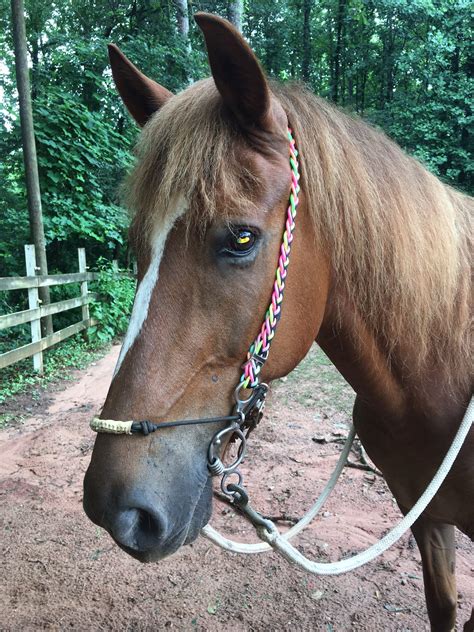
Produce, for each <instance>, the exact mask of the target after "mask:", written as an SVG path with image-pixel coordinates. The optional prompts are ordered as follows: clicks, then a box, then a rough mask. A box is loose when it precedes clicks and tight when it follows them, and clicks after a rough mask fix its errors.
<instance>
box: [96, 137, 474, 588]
mask: <svg viewBox="0 0 474 632" xmlns="http://www.w3.org/2000/svg"><path fill="white" fill-rule="evenodd" d="M288 139H289V142H290V166H291V192H290V199H289V205H288V209H287V219H286V223H285V230H284V232H283V239H282V244H281V247H280V255H279V258H278V267H277V271H276V275H275V281H274V284H273V291H272V297H271V301H270V305H269V307H268V309H267V312H266V314H265V319H264V321H263V324H262V327H261V329H260V331H259V333H258V336H257V338H256V339H255V340H254V342H253V343H252V344H251V346H250V348H249V350H248V353H247V359H246V361H245V363H244V364H243V367H242V368H243V373H242V376H241V378H240V381H239V384H238V385H237V387H236V389H235V392H234V399H235V406H234V411H233V414H232V415H228V416H222V417H213V418H207V419H183V420H179V421H168V422H163V423H159V424H155V423H152V422H150V421H115V420H112V419H98V418H95V419H93V420H92V421H91V428H92V429H93V430H95V431H96V432H110V433H114V434H138V433H140V434H144V435H147V434H149V433H150V432H155V431H157V430H160V429H163V428H173V427H177V426H191V425H200V424H211V423H219V422H226V424H227V425H226V426H225V427H224V428H222V429H221V430H218V431H217V432H216V433H215V434H214V436H213V437H212V440H211V442H210V444H209V447H208V451H207V467H208V469H209V472H210V474H211V475H212V476H221V477H222V480H221V489H222V491H223V492H224V493H225V494H227V495H228V496H230V497H231V498H232V501H233V504H234V505H235V506H236V507H237V508H238V509H239V510H240V511H241V512H242V513H243V514H244V515H245V517H246V518H247V519H248V520H249V521H250V522H251V523H252V524H253V526H254V527H255V528H256V532H257V534H258V536H259V537H260V539H261V540H263V541H264V542H263V543H262V542H260V543H256V544H243V543H240V542H235V541H233V540H228V539H227V538H224V537H223V536H222V535H221V534H219V533H218V532H217V531H215V530H214V529H213V528H212V527H211V526H210V525H206V526H205V527H204V528H203V529H202V530H201V533H202V535H204V536H205V537H207V538H209V539H210V540H211V541H212V542H214V543H215V544H218V545H219V546H221V547H222V548H224V549H226V550H229V551H233V552H238V553H259V552H263V551H267V550H272V549H273V550H275V551H278V552H279V553H280V554H281V555H283V557H285V558H286V559H287V560H289V561H290V562H293V563H295V564H297V565H298V566H299V567H300V568H302V569H304V570H306V571H307V572H310V573H313V574H316V575H339V574H340V573H344V572H347V571H350V570H354V569H356V568H359V567H360V566H363V565H364V564H366V563H367V562H370V561H371V560H373V559H375V558H376V557H377V556H378V555H380V554H381V553H383V552H384V551H386V550H387V549H388V548H389V547H390V546H391V545H392V544H394V543H395V542H396V541H397V540H398V539H400V538H401V537H402V535H403V534H404V533H405V532H406V531H407V529H409V528H410V527H411V526H412V525H413V524H414V522H415V521H416V520H417V519H418V518H419V517H420V515H421V514H422V513H423V511H424V510H425V509H426V507H427V506H428V505H429V503H430V502H431V500H432V498H433V497H434V496H435V494H436V493H437V491H438V490H439V488H440V487H441V485H442V483H443V481H444V480H445V478H446V476H447V475H448V473H449V471H450V469H451V467H452V465H453V463H454V461H455V459H456V457H457V455H458V454H459V451H460V450H461V448H462V446H463V443H464V440H465V439H466V436H467V434H468V433H469V431H470V429H471V428H472V425H473V424H474V398H471V400H470V403H469V405H468V408H467V410H466V412H465V415H464V417H463V420H462V422H461V425H460V426H459V429H458V431H457V433H456V435H455V437H454V439H453V441H452V444H451V446H450V448H449V450H448V451H447V453H446V456H445V457H444V459H443V461H442V463H441V464H440V466H439V468H438V470H437V472H436V474H435V475H434V477H433V479H432V480H431V482H430V483H429V484H428V486H427V487H426V489H425V491H424V492H423V494H422V495H421V496H420V498H419V499H418V501H417V502H416V503H415V505H414V506H413V507H412V508H411V510H410V511H409V512H408V513H407V514H406V515H405V517H404V518H403V519H402V520H401V521H400V522H399V523H398V524H397V525H396V526H395V527H393V528H392V529H391V530H390V531H389V532H388V533H387V534H386V535H385V536H384V537H383V538H382V539H381V540H379V541H377V542H376V543H375V544H373V545H372V546H370V547H369V548H368V549H366V550H365V551H362V552H361V553H358V554H357V555H354V556H352V557H350V558H347V559H342V560H339V561H337V562H324V563H322V562H314V561H312V560H309V559H307V558H306V557H304V555H302V554H301V553H300V552H299V551H298V550H297V549H295V548H294V547H293V546H292V545H291V544H290V542H289V540H290V539H291V538H292V537H294V536H295V535H296V534H297V533H299V532H300V531H301V530H302V529H303V528H304V527H305V526H307V525H308V524H309V522H310V521H311V520H312V519H313V518H314V517H315V516H316V515H317V513H318V512H319V510H320V509H321V507H322V505H323V503H324V502H325V500H326V499H327V497H328V496H329V494H330V493H331V491H332V489H333V488H334V486H335V485H336V483H337V480H338V478H339V476H340V474H341V472H342V470H343V468H344V465H345V462H346V460H347V457H348V455H349V451H350V449H351V445H352V442H353V440H354V437H355V430H354V427H353V426H352V427H351V429H350V431H349V434H348V437H347V439H346V441H345V444H344V447H343V450H342V452H341V455H340V457H339V459H338V463H337V465H336V468H335V469H334V472H333V474H332V475H331V478H330V479H329V481H328V483H327V484H326V486H325V487H324V489H323V491H322V493H321V494H320V496H319V498H318V499H317V500H316V502H315V503H314V505H313V506H312V507H311V508H310V509H309V511H308V512H307V513H306V514H305V515H304V516H303V517H302V518H301V519H300V520H299V521H298V522H297V524H295V525H294V526H293V527H292V528H291V529H290V530H289V531H287V532H286V533H284V534H280V533H279V531H278V529H277V527H276V525H275V524H274V523H273V522H272V521H271V520H269V519H266V518H264V517H263V516H262V515H261V514H260V513H259V512H258V511H256V510H255V509H254V508H253V507H252V506H251V505H250V503H249V498H248V494H247V492H246V490H245V488H244V487H243V485H242V474H241V473H240V472H239V470H238V467H239V465H240V463H241V461H242V459H243V457H244V455H245V448H246V441H247V437H248V434H249V432H251V431H252V430H253V428H255V426H256V425H257V424H258V422H259V421H260V419H261V417H262V414H263V409H264V406H265V397H266V394H267V391H268V386H267V385H266V384H264V383H263V382H260V381H259V375H260V372H261V370H262V367H263V366H264V364H265V362H266V361H267V359H268V354H269V351H270V345H271V342H272V340H273V338H274V336H275V330H276V327H277V324H278V321H279V319H280V316H281V304H282V301H283V292H284V289H285V279H286V275H287V269H288V264H289V255H290V250H291V242H292V241H293V231H294V228H295V222H294V219H295V216H296V209H297V206H298V193H299V190H300V187H299V184H298V180H299V172H298V160H297V156H298V152H297V150H296V147H295V141H294V139H293V135H292V132H291V130H290V129H288ZM245 390H250V395H249V397H247V398H246V399H245V398H242V391H245ZM245 430H247V433H246V434H245V432H244V431H245ZM232 437H235V438H237V439H239V440H240V445H239V447H238V450H237V456H236V458H235V460H234V461H233V463H231V464H230V465H228V466H225V465H224V464H223V462H222V460H221V448H222V445H223V444H224V439H225V438H229V439H232ZM231 475H237V477H238V483H237V484H235V483H227V479H228V477H229V476H231Z"/></svg>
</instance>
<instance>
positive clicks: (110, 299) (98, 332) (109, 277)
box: [89, 260, 135, 343]
mask: <svg viewBox="0 0 474 632" xmlns="http://www.w3.org/2000/svg"><path fill="white" fill-rule="evenodd" d="M92 289H93V290H94V291H95V292H97V293H98V294H99V298H98V300H94V301H93V302H92V303H91V316H92V318H94V319H95V320H97V325H95V326H94V327H91V328H90V329H89V337H90V339H91V340H92V341H98V342H100V343H104V342H108V341H110V340H113V339H114V338H116V337H117V336H118V335H120V334H123V333H124V332H125V331H126V329H127V326H128V321H129V318H130V313H131V311H132V307H133V298H134V296H135V279H133V278H132V277H131V276H130V275H129V274H128V273H127V272H125V271H122V274H121V275H118V274H117V270H115V269H114V267H113V266H112V265H110V263H109V262H107V261H105V260H101V261H99V279H98V280H97V281H95V282H94V284H93V287H92Z"/></svg>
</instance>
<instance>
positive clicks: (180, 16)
mask: <svg viewBox="0 0 474 632" xmlns="http://www.w3.org/2000/svg"><path fill="white" fill-rule="evenodd" d="M173 2H174V6H175V7H176V13H177V18H176V19H177V22H178V33H179V34H180V35H181V36H182V37H184V38H186V39H187V38H188V36H189V14H188V2H187V0H173Z"/></svg>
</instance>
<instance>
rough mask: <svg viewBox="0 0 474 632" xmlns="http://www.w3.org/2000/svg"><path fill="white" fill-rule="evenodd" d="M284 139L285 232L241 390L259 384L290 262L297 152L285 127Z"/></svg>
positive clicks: (296, 191)
mask: <svg viewBox="0 0 474 632" xmlns="http://www.w3.org/2000/svg"><path fill="white" fill-rule="evenodd" d="M288 140H289V142H290V167H291V191H290V201H289V204H288V209H287V212H286V214H287V216H286V222H285V230H284V231H283V239H282V243H281V246H280V255H279V257H278V267H277V270H276V275H275V281H274V283H273V292H272V297H271V300H270V305H269V306H268V309H267V312H266V314H265V319H264V321H263V324H262V328H261V329H260V332H259V334H258V336H257V337H256V339H255V340H254V342H253V343H252V344H251V345H250V348H249V350H248V352H247V360H246V361H245V363H244V364H243V367H242V368H243V370H244V371H243V374H242V376H241V378H240V382H241V384H242V387H243V388H255V387H256V386H257V384H258V383H259V378H258V376H259V373H260V371H261V369H262V366H263V364H264V363H265V361H266V360H267V357H268V353H269V351H270V345H271V342H272V340H273V337H274V336H275V330H276V327H277V324H278V321H279V319H280V315H281V304H282V301H283V292H284V289H285V279H286V275H287V273H288V264H289V263H290V251H291V242H292V241H293V231H294V229H295V217H296V209H297V207H298V193H299V190H300V186H299V184H298V181H299V179H300V174H299V171H298V159H297V156H298V151H297V149H296V145H295V140H294V138H293V134H292V132H291V129H290V128H288Z"/></svg>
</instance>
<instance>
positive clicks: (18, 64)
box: [11, 0, 53, 334]
mask: <svg viewBox="0 0 474 632" xmlns="http://www.w3.org/2000/svg"><path fill="white" fill-rule="evenodd" d="M11 7H12V18H13V39H14V43H15V71H16V83H17V88H18V100H19V104H20V122H21V138H22V143H23V160H24V163H25V175H26V191H27V194H28V211H29V215H30V230H31V237H32V239H33V243H34V245H35V249H36V265H37V266H38V267H39V269H40V273H41V274H48V264H47V261H46V243H45V238H44V227H43V212H42V208H41V192H40V187H39V178H38V162H37V158H36V142H35V134H34V128H33V112H32V108H31V94H30V80H29V75H28V58H27V51H26V31H25V13H24V8H23V0H11ZM39 294H40V299H41V301H42V303H43V305H47V304H49V302H50V300H49V288H47V287H43V288H39ZM42 330H43V333H46V334H51V333H53V321H52V317H51V316H47V317H46V318H44V319H42Z"/></svg>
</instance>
